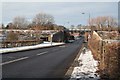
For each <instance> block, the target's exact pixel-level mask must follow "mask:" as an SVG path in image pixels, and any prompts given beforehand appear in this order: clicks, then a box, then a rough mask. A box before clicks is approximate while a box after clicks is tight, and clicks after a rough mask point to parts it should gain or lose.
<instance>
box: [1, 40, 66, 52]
mask: <svg viewBox="0 0 120 80" xmlns="http://www.w3.org/2000/svg"><path fill="white" fill-rule="evenodd" d="M62 44H65V43H55V42H52V45H51V42H43V43H41V44H38V45H33V46H22V47H14V48H1V49H0V53H6V52H15V51H22V50H29V49H35V48H44V47H51V46H56V45H62Z"/></svg>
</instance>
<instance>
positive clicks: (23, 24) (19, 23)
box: [13, 16, 28, 29]
mask: <svg viewBox="0 0 120 80" xmlns="http://www.w3.org/2000/svg"><path fill="white" fill-rule="evenodd" d="M13 25H14V26H15V27H16V28H17V29H26V28H27V26H28V21H27V20H26V18H25V17H21V16H16V17H15V18H14V19H13Z"/></svg>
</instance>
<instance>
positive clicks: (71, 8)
mask: <svg viewBox="0 0 120 80" xmlns="http://www.w3.org/2000/svg"><path fill="white" fill-rule="evenodd" d="M39 12H43V13H48V14H51V15H53V16H54V18H55V23H56V24H61V25H65V26H70V25H72V24H73V25H77V24H83V25H86V24H88V23H87V20H88V17H89V16H88V15H89V13H90V17H91V18H93V17H97V16H113V17H115V18H117V17H118V3H117V2H3V3H2V21H3V23H4V24H7V23H9V22H11V21H12V19H13V18H14V17H15V16H24V17H26V18H27V19H28V20H32V18H33V17H34V16H35V15H36V14H37V13H39ZM82 12H84V13H85V14H82ZM67 22H69V24H68V23H67Z"/></svg>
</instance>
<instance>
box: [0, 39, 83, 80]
mask: <svg viewBox="0 0 120 80" xmlns="http://www.w3.org/2000/svg"><path fill="white" fill-rule="evenodd" d="M83 39H84V38H80V39H78V40H76V41H75V42H73V43H68V44H65V45H61V46H56V47H50V48H43V49H35V50H28V51H22V52H15V53H7V54H2V63H1V64H0V65H2V77H3V80H4V78H26V79H27V78H39V79H40V78H64V75H65V73H66V71H67V70H68V68H69V67H70V65H71V64H72V62H73V60H74V59H75V57H76V55H77V54H78V53H77V52H78V51H79V50H80V48H81V46H82V43H83Z"/></svg>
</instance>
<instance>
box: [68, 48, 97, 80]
mask: <svg viewBox="0 0 120 80" xmlns="http://www.w3.org/2000/svg"><path fill="white" fill-rule="evenodd" d="M78 61H79V66H77V67H74V70H73V72H72V74H71V78H70V80H74V79H80V80H98V79H99V75H98V74H97V73H96V71H97V70H98V68H97V65H98V62H97V61H96V60H95V59H94V58H93V55H92V53H91V51H90V50H89V49H86V48H85V47H84V48H83V50H82V53H81V55H80V56H79V58H78Z"/></svg>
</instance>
